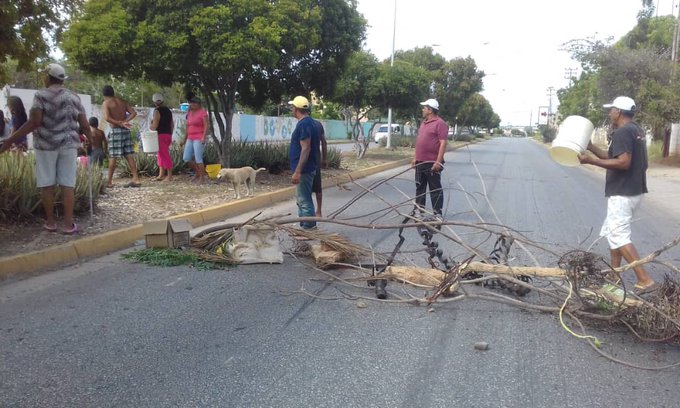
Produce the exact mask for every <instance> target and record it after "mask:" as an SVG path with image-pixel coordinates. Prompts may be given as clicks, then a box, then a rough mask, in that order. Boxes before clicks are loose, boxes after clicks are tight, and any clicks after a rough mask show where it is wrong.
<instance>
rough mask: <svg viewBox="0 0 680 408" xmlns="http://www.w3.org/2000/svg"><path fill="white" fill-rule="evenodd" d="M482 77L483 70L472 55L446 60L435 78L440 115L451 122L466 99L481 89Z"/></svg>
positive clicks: (435, 91)
mask: <svg viewBox="0 0 680 408" xmlns="http://www.w3.org/2000/svg"><path fill="white" fill-rule="evenodd" d="M482 78H484V72H483V71H479V70H478V69H477V64H476V63H475V60H474V59H472V57H467V58H455V59H453V60H450V61H448V62H447V63H446V65H445V66H444V67H443V69H442V71H441V72H440V73H439V76H438V78H437V79H435V86H434V96H435V97H436V98H437V100H438V101H439V106H440V112H439V113H440V115H441V116H442V117H444V118H446V119H448V120H449V121H450V122H452V121H453V120H452V119H455V117H456V116H458V114H459V111H460V109H461V108H462V107H463V105H464V104H465V102H466V101H467V99H468V98H470V97H471V96H472V95H474V94H476V93H478V92H481V91H482V88H483V83H482Z"/></svg>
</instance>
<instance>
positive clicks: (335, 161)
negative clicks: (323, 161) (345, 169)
mask: <svg viewBox="0 0 680 408" xmlns="http://www.w3.org/2000/svg"><path fill="white" fill-rule="evenodd" d="M326 158H327V160H328V163H327V164H328V167H329V168H331V169H339V168H340V166H341V165H342V152H341V151H340V149H336V148H335V147H329V148H328V152H327V156H326Z"/></svg>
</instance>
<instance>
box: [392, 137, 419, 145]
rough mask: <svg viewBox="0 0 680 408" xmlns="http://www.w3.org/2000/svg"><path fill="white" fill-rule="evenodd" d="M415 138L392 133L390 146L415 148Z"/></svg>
mask: <svg viewBox="0 0 680 408" xmlns="http://www.w3.org/2000/svg"><path fill="white" fill-rule="evenodd" d="M416 139H417V138H416V137H415V136H403V135H394V136H392V146H394V147H410V148H415V147H416Z"/></svg>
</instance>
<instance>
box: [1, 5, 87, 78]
mask: <svg viewBox="0 0 680 408" xmlns="http://www.w3.org/2000/svg"><path fill="white" fill-rule="evenodd" d="M82 4H83V1H82V0H22V1H2V2H0V39H2V40H1V41H0V84H5V83H7V82H8V81H9V70H8V66H7V65H5V61H7V60H8V59H13V60H15V61H16V62H17V64H18V68H19V69H20V70H23V71H33V72H35V65H34V64H35V63H36V60H37V59H38V58H44V57H46V56H47V52H48V51H49V45H48V41H58V40H59V38H60V36H61V32H62V30H63V29H64V27H66V26H67V25H68V21H69V18H70V16H71V15H72V14H73V12H74V11H75V10H78V9H79V8H80V7H81V5H82Z"/></svg>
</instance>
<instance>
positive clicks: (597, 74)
mask: <svg viewBox="0 0 680 408" xmlns="http://www.w3.org/2000/svg"><path fill="white" fill-rule="evenodd" d="M651 10H653V4H652V3H650V2H646V3H645V4H644V8H643V10H642V11H641V12H640V14H639V15H638V24H637V25H636V26H635V28H633V30H631V31H630V32H629V33H628V34H627V35H626V36H624V37H623V38H622V39H621V40H620V41H618V42H617V43H615V44H610V43H604V42H601V41H593V40H574V41H571V42H569V43H567V44H566V49H567V50H568V51H570V52H571V53H572V56H573V57H574V58H575V59H577V60H578V61H580V62H581V66H582V68H583V70H584V73H582V74H581V77H580V78H579V79H578V80H576V81H575V82H574V83H573V84H572V85H571V86H570V87H569V88H567V89H563V90H559V91H558V98H559V100H560V114H561V116H562V117H566V116H569V115H580V116H585V117H587V118H588V119H590V120H591V121H592V122H593V123H596V124H598V123H601V122H602V121H603V120H604V119H605V118H606V112H605V111H604V110H603V109H602V108H601V106H602V104H604V103H607V102H609V101H611V100H612V99H614V98H615V97H616V96H619V95H626V96H630V97H632V98H633V99H634V100H635V102H636V105H637V110H638V113H639V114H638V115H636V120H637V121H639V122H640V123H641V124H644V125H648V126H650V127H652V128H653V132H654V134H655V135H659V134H661V133H662V132H663V128H664V127H665V126H666V124H667V123H669V122H675V121H677V120H679V119H680V97H679V96H678V95H680V85H679V84H678V80H679V79H680V77H678V76H677V74H676V78H673V72H674V68H673V65H674V63H673V61H671V60H670V59H669V58H668V50H669V49H670V48H671V46H672V41H673V38H672V33H673V27H674V25H675V19H674V18H673V17H671V16H664V17H653V14H654V13H653V12H651ZM675 71H677V69H675Z"/></svg>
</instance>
